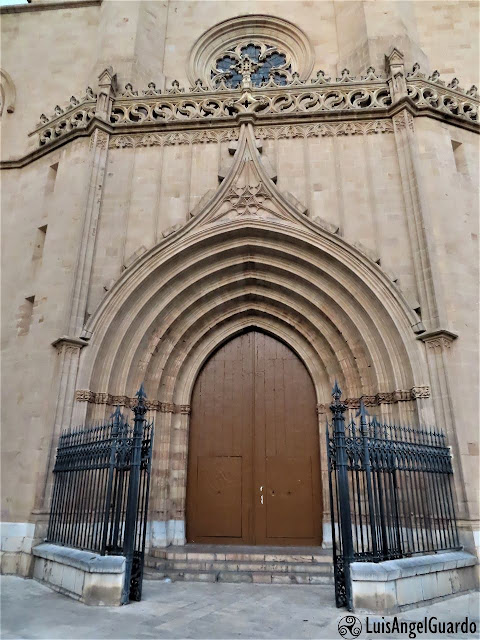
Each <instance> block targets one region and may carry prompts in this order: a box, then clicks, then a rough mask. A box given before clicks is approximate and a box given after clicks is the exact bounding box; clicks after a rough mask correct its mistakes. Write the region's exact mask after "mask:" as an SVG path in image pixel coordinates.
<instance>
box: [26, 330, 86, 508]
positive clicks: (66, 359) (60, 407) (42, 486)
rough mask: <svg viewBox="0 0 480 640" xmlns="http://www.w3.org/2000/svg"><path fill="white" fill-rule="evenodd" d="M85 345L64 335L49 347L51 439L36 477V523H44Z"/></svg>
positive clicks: (79, 340)
mask: <svg viewBox="0 0 480 640" xmlns="http://www.w3.org/2000/svg"><path fill="white" fill-rule="evenodd" d="M86 344H87V343H86V342H85V340H82V339H78V338H69V337H67V336H63V337H61V338H58V340H55V342H53V343H52V346H54V347H55V348H56V349H57V358H58V368H57V387H56V403H55V409H54V418H53V429H52V437H51V439H50V442H49V443H48V455H47V465H46V468H45V469H44V470H43V472H42V473H40V474H39V478H38V483H37V493H36V496H35V510H34V514H35V515H36V516H37V517H38V519H39V520H44V519H45V516H46V514H48V511H49V507H50V497H51V489H52V484H53V474H52V471H53V466H54V464H55V449H56V445H57V441H58V437H59V435H60V433H61V431H62V430H63V429H65V428H66V427H68V426H69V425H70V417H71V414H72V408H73V402H74V394H75V384H76V381H77V372H78V366H79V361H80V351H81V349H82V348H83V347H84V346H85V345H86Z"/></svg>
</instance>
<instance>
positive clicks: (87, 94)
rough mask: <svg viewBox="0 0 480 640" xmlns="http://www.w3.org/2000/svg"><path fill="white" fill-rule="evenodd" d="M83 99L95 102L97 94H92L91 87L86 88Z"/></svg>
mask: <svg viewBox="0 0 480 640" xmlns="http://www.w3.org/2000/svg"><path fill="white" fill-rule="evenodd" d="M85 97H86V99H87V100H96V99H97V94H96V93H94V91H93V89H92V87H87V90H86V92H85Z"/></svg>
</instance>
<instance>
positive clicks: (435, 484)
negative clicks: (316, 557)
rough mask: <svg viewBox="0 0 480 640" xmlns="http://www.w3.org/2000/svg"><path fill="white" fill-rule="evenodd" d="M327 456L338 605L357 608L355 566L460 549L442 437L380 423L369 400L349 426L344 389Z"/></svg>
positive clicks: (336, 402)
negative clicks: (353, 587)
mask: <svg viewBox="0 0 480 640" xmlns="http://www.w3.org/2000/svg"><path fill="white" fill-rule="evenodd" d="M332 396H333V403H332V404H331V406H330V409H331V411H332V413H333V420H332V424H331V425H330V429H331V430H332V431H333V433H330V431H329V425H328V424H327V453H328V474H329V489H330V510H331V514H332V538H333V559H334V571H335V597H336V603H337V607H343V606H347V608H348V609H349V610H351V609H352V596H351V582H350V564H351V563H352V562H361V561H364V562H381V561H382V560H391V559H394V558H404V557H408V556H411V555H413V554H418V553H430V552H436V551H442V550H446V549H458V548H460V545H459V538H458V531H457V524H456V517H455V505H454V496H453V491H452V474H453V471H452V463H451V455H450V450H449V448H448V446H447V444H446V440H445V435H444V434H443V433H441V432H439V431H433V430H427V429H412V428H409V427H404V426H399V425H386V424H380V423H379V422H378V420H377V419H376V418H370V416H369V415H368V413H367V411H366V410H365V407H364V405H363V402H362V403H361V405H360V409H359V411H358V413H357V415H356V418H357V420H355V419H351V420H350V422H349V424H347V425H346V424H345V418H344V413H345V411H346V405H345V404H344V403H342V401H341V390H340V389H339V387H338V385H337V383H335V386H334V388H333V393H332Z"/></svg>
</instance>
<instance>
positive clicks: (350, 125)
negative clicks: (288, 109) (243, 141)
mask: <svg viewBox="0 0 480 640" xmlns="http://www.w3.org/2000/svg"><path fill="white" fill-rule="evenodd" d="M377 133H393V124H392V121H391V120H390V119H389V118H385V119H382V120H364V121H362V120H355V121H349V122H340V123H321V122H318V123H312V124H290V125H277V126H271V127H270V126H258V127H255V137H257V138H260V139H262V140H268V139H270V140H279V139H281V138H320V137H334V136H354V135H371V134H377Z"/></svg>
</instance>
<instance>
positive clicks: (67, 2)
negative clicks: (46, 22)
mask: <svg viewBox="0 0 480 640" xmlns="http://www.w3.org/2000/svg"><path fill="white" fill-rule="evenodd" d="M101 4H102V0H63V2H62V1H59V2H35V3H30V4H13V5H10V6H6V7H0V15H2V14H4V13H31V12H32V11H52V10H53V9H80V8H83V7H92V6H99V5H101Z"/></svg>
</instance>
